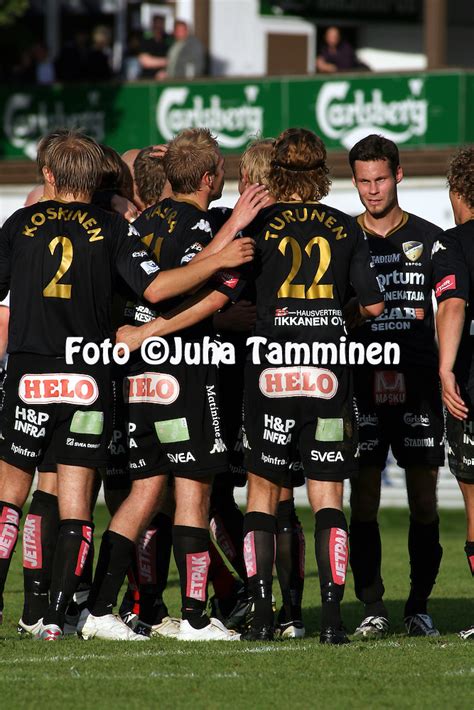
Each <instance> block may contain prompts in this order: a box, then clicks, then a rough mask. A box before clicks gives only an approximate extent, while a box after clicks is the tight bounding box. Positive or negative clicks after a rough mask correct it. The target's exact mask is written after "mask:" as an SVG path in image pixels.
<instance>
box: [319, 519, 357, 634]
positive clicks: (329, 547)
mask: <svg viewBox="0 0 474 710" xmlns="http://www.w3.org/2000/svg"><path fill="white" fill-rule="evenodd" d="M314 517H315V522H316V525H315V530H314V537H315V551H316V562H317V564H318V572H319V583H320V586H321V602H322V606H321V628H322V629H325V628H327V627H328V626H332V627H334V628H338V627H339V626H340V625H341V601H342V598H343V596H344V587H345V582H346V571H347V560H348V552H349V551H348V546H347V523H346V518H345V515H344V513H343V512H342V510H337V509H336V508H322V509H321V510H319V511H318V512H317V513H316V515H315V516H314Z"/></svg>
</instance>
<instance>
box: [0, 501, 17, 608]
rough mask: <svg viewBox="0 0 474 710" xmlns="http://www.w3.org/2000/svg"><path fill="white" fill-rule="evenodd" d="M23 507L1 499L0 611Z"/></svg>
mask: <svg viewBox="0 0 474 710" xmlns="http://www.w3.org/2000/svg"><path fill="white" fill-rule="evenodd" d="M20 518H21V508H18V507H17V506H16V505H13V503H6V502H5V501H3V500H0V611H2V609H3V590H4V589H5V582H6V580H7V574H8V569H9V567H10V562H11V559H12V556H13V553H14V551H15V547H16V542H17V540H18V530H19V526H20Z"/></svg>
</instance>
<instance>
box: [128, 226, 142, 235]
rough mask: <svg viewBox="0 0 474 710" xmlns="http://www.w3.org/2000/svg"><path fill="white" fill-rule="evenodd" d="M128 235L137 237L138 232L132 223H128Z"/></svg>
mask: <svg viewBox="0 0 474 710" xmlns="http://www.w3.org/2000/svg"><path fill="white" fill-rule="evenodd" d="M128 236H129V237H139V236H140V233H139V232H138V231H137V229H136V228H135V227H134V226H133V224H129V225H128Z"/></svg>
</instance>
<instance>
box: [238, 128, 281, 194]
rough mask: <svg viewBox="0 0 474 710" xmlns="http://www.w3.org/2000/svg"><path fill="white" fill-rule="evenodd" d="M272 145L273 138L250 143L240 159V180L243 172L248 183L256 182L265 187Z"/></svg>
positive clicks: (273, 142) (273, 143)
mask: <svg viewBox="0 0 474 710" xmlns="http://www.w3.org/2000/svg"><path fill="white" fill-rule="evenodd" d="M274 145H275V139H274V138H259V139H257V140H254V141H253V142H252V143H250V145H249V146H248V148H247V149H246V150H245V151H244V152H243V153H242V156H241V158H240V163H239V176H240V179H242V178H243V176H244V172H245V173H246V178H247V180H248V182H249V183H255V182H258V183H260V184H261V185H266V184H267V183H268V175H269V173H270V163H271V156H272V150H273V146H274Z"/></svg>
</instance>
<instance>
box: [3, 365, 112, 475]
mask: <svg viewBox="0 0 474 710" xmlns="http://www.w3.org/2000/svg"><path fill="white" fill-rule="evenodd" d="M4 388H5V401H4V406H3V409H2V413H1V425H0V426H1V431H2V437H3V438H2V440H1V441H0V457H1V458H2V459H3V460H4V461H6V462H7V463H9V464H11V465H13V466H17V467H18V468H23V469H31V470H32V472H33V471H34V470H35V468H36V467H37V465H38V464H44V463H46V464H47V468H48V470H53V471H54V470H55V468H54V467H55V466H56V465H57V464H67V465H71V466H84V467H87V468H96V467H98V466H103V465H105V463H106V462H107V447H108V444H109V441H110V415H109V412H110V369H109V367H108V366H106V365H102V364H99V365H86V364H85V363H82V364H81V365H78V364H77V363H75V364H74V365H67V364H66V362H65V360H64V359H63V358H53V357H45V356H41V355H30V354H14V355H11V356H10V357H9V360H8V371H7V377H6V379H5V383H4ZM43 470H44V468H43Z"/></svg>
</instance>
